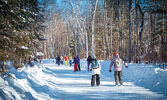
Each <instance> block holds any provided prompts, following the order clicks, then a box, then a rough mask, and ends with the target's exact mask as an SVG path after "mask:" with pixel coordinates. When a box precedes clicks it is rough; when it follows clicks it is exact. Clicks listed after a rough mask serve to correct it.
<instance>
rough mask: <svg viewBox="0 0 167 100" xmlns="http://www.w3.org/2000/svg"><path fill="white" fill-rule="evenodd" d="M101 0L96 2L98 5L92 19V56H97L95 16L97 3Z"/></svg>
mask: <svg viewBox="0 0 167 100" xmlns="http://www.w3.org/2000/svg"><path fill="white" fill-rule="evenodd" d="M98 1H99V0H96V5H95V9H94V12H93V19H92V46H91V55H92V56H95V45H94V42H95V40H94V33H95V32H94V23H95V16H96V9H97V3H98Z"/></svg>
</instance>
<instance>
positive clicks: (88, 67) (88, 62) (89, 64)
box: [88, 61, 90, 71]
mask: <svg viewBox="0 0 167 100" xmlns="http://www.w3.org/2000/svg"><path fill="white" fill-rule="evenodd" d="M89 65H90V62H89V61H88V71H89Z"/></svg>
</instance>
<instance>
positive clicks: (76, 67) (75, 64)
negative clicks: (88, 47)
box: [73, 58, 78, 72]
mask: <svg viewBox="0 0 167 100" xmlns="http://www.w3.org/2000/svg"><path fill="white" fill-rule="evenodd" d="M73 63H74V72H76V71H78V61H77V59H76V58H74V61H73Z"/></svg>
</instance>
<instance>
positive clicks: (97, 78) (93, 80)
mask: <svg viewBox="0 0 167 100" xmlns="http://www.w3.org/2000/svg"><path fill="white" fill-rule="evenodd" d="M95 77H96V85H97V86H99V85H100V76H99V75H98V74H96V75H92V80H91V86H95Z"/></svg>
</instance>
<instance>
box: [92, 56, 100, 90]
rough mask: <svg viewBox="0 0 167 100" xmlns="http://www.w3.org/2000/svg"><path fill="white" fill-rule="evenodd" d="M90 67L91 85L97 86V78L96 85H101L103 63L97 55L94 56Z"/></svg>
mask: <svg viewBox="0 0 167 100" xmlns="http://www.w3.org/2000/svg"><path fill="white" fill-rule="evenodd" d="M89 68H90V71H92V79H91V86H92V87H93V86H95V78H96V85H97V86H99V85H100V72H101V65H100V63H99V61H98V60H97V59H96V57H95V56H93V57H92V60H91V63H90V66H89Z"/></svg>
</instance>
